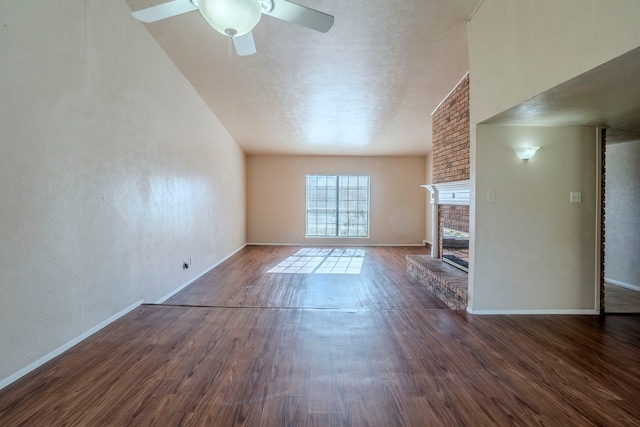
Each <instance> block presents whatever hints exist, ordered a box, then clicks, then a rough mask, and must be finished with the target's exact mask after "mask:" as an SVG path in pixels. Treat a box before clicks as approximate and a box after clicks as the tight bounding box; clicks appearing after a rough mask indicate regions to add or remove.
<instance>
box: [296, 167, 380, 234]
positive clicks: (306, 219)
mask: <svg viewBox="0 0 640 427" xmlns="http://www.w3.org/2000/svg"><path fill="white" fill-rule="evenodd" d="M309 177H335V178H336V199H335V203H336V210H335V212H336V230H335V232H336V234H335V235H319V234H309V200H310V199H309ZM344 177H357V178H358V179H359V178H361V177H366V179H367V196H366V197H367V200H366V202H367V206H366V214H367V218H366V219H367V221H366V223H367V227H366V235H365V236H340V225H339V218H340V191H341V188H342V186H341V185H340V180H341V178H344ZM356 188H357V189H358V190H359V189H360V185H359V183H358V186H357V187H356ZM304 199H305V211H304V221H305V230H304V233H305V238H308V239H370V238H371V233H370V231H371V176H370V175H367V174H335V173H333V174H330V173H309V174H306V176H305V198H304ZM316 200H317V198H316ZM316 225H317V223H316Z"/></svg>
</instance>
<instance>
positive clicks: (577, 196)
mask: <svg viewBox="0 0 640 427" xmlns="http://www.w3.org/2000/svg"><path fill="white" fill-rule="evenodd" d="M569 202H571V203H582V193H581V192H579V191H572V192H571V193H569Z"/></svg>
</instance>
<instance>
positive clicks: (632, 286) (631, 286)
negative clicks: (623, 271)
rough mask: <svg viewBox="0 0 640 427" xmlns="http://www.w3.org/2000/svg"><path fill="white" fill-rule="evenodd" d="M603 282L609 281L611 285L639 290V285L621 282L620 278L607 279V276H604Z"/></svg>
mask: <svg viewBox="0 0 640 427" xmlns="http://www.w3.org/2000/svg"><path fill="white" fill-rule="evenodd" d="M604 281H605V282H609V283H611V284H612V285H616V286H620V287H621V288H627V289H631V290H632V291H638V292H640V286H637V285H632V284H631V283H625V282H621V281H620V280H615V279H609V278H608V277H605V278H604Z"/></svg>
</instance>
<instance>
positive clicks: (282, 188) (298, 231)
mask: <svg viewBox="0 0 640 427" xmlns="http://www.w3.org/2000/svg"><path fill="white" fill-rule="evenodd" d="M425 163H426V160H425V158H424V157H422V156H416V157H321V156H260V155H250V156H247V241H249V242H251V243H304V244H323V243H326V244H351V245H366V244H422V240H423V239H424V225H425V220H424V218H425V215H424V210H425V205H426V197H427V196H426V194H425V193H426V191H425V190H424V189H423V188H421V187H420V185H422V184H424V179H425ZM325 173H326V174H342V175H349V174H357V175H369V176H370V177H371V182H370V200H369V202H370V216H371V217H370V224H369V236H370V237H369V238H360V239H348V238H341V239H319V238H306V237H305V209H306V207H305V199H306V190H305V188H306V175H307V174H325Z"/></svg>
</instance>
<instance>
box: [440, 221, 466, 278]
mask: <svg viewBox="0 0 640 427" xmlns="http://www.w3.org/2000/svg"><path fill="white" fill-rule="evenodd" d="M442 261H444V262H446V263H447V264H451V265H452V266H454V267H456V268H459V269H460V270H462V271H465V272H467V273H468V272H469V233H468V232H466V231H462V230H456V229H453V228H448V227H442Z"/></svg>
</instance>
